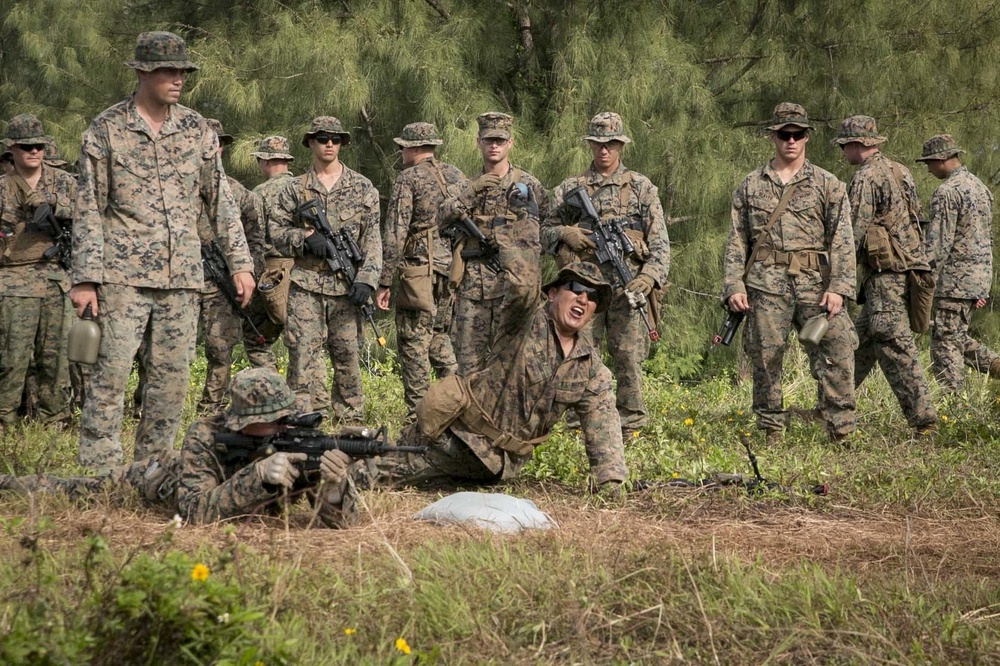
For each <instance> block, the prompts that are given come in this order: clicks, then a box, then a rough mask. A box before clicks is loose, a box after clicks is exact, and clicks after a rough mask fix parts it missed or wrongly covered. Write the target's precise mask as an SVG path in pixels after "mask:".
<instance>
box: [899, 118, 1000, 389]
mask: <svg viewBox="0 0 1000 666" xmlns="http://www.w3.org/2000/svg"><path fill="white" fill-rule="evenodd" d="M963 152H965V151H963V150H962V149H961V148H959V147H958V145H957V144H956V143H955V140H954V139H953V138H952V137H951V136H949V135H947V134H941V135H938V136H935V137H932V138H930V139H929V140H928V141H927V142H926V143H924V145H923V150H922V151H921V156H920V157H919V158H917V161H918V162H924V163H925V164H926V165H927V170H928V171H929V172H930V173H932V174H933V175H934V176H935V177H936V178H938V179H940V180H943V181H944V182H943V183H941V184H940V185H939V186H938V188H937V189H936V190H934V195H933V196H932V197H931V205H930V209H931V212H930V223H929V224H928V225H927V228H926V230H925V234H926V237H925V242H926V244H927V247H928V254H930V256H931V258H932V259H933V260H934V261H935V262H936V266H937V269H936V270H937V290H936V291H935V292H934V332H933V334H932V336H931V372H933V374H934V377H935V378H936V379H937V381H938V384H940V385H941V386H942V387H944V388H945V389H946V390H948V391H952V392H957V391H959V390H960V389H961V388H962V381H963V379H964V377H963V376H964V369H963V367H962V366H963V362H964V364H965V365H967V366H969V367H970V368H973V369H975V370H978V371H979V372H983V373H989V375H990V376H991V377H995V378H1000V356H998V355H997V354H996V353H995V352H993V351H991V350H990V349H988V348H987V347H986V346H985V345H982V344H980V343H979V342H977V341H976V340H974V339H973V338H972V337H971V336H970V335H969V324H970V323H971V321H972V312H973V310H975V309H978V308H981V307H983V306H984V305H986V299H987V298H989V295H990V286H991V284H992V281H993V235H992V233H993V232H992V226H993V194H992V193H991V192H990V189H989V188H988V187H986V185H984V184H983V181H981V180H979V179H978V178H976V177H975V176H974V175H972V173H971V172H970V171H969V170H968V168H966V167H965V166H963V165H962V162H961V161H960V160H959V158H958V155H959V154H960V153H963Z"/></svg>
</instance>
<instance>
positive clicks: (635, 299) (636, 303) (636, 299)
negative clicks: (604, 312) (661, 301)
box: [625, 290, 647, 310]
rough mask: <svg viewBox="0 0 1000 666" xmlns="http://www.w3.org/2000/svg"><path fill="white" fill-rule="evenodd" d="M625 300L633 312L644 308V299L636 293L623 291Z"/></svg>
mask: <svg viewBox="0 0 1000 666" xmlns="http://www.w3.org/2000/svg"><path fill="white" fill-rule="evenodd" d="M625 298H627V299H628V304H629V306H630V307H631V308H632V309H633V310H638V309H639V308H644V307H646V303H647V301H646V297H645V296H643V295H642V294H640V293H638V292H635V291H628V290H625Z"/></svg>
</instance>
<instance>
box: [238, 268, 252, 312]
mask: <svg viewBox="0 0 1000 666" xmlns="http://www.w3.org/2000/svg"><path fill="white" fill-rule="evenodd" d="M233 284H234V285H236V297H237V298H239V299H240V307H241V308H245V307H246V306H247V305H248V304H249V303H250V298H251V297H252V296H253V290H254V288H255V287H256V286H257V285H256V283H255V282H254V281H253V273H250V272H247V271H244V272H242V273H236V274H234V275H233Z"/></svg>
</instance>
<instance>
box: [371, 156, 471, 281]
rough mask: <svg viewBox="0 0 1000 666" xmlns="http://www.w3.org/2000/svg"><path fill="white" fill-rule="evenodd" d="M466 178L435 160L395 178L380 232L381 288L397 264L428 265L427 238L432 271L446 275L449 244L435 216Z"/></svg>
mask: <svg viewBox="0 0 1000 666" xmlns="http://www.w3.org/2000/svg"><path fill="white" fill-rule="evenodd" d="M466 185H468V179H466V177H465V174H463V173H462V172H461V171H459V169H458V168H457V167H454V166H452V165H450V164H445V163H444V162H440V161H438V160H437V158H435V157H430V158H428V159H425V160H422V161H421V162H419V163H417V164H414V165H413V166H411V167H409V168H407V169H404V170H403V171H402V172H400V174H399V176H397V177H396V182H395V183H394V184H393V186H392V195H390V197H389V208H388V210H387V211H386V215H385V229H384V230H383V232H382V277H381V278H379V284H380V285H381V286H386V287H387V286H390V285H392V277H393V274H394V273H395V272H396V269H397V268H398V267H399V265H400V264H401V263H402V264H406V265H409V266H426V265H427V235H428V233H429V234H430V236H431V242H432V243H433V245H434V255H433V261H434V270H435V271H437V272H438V273H440V274H442V275H447V274H448V269H449V268H450V267H451V244H450V243H449V242H448V241H447V240H446V239H442V238H441V236H440V235H439V234H438V225H437V215H438V208H439V207H440V205H441V202H442V201H444V199H445V198H446V197H451V196H455V195H457V194H459V193H460V192H461V191H462V190H463V189H465V187H466Z"/></svg>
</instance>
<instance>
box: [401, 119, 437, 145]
mask: <svg viewBox="0 0 1000 666" xmlns="http://www.w3.org/2000/svg"><path fill="white" fill-rule="evenodd" d="M392 141H393V143H395V144H396V145H397V146H399V147H400V148H416V147H418V146H440V145H441V144H442V143H444V141H442V140H441V139H439V138H438V134H437V128H436V127H434V125H432V124H431V123H410V124H409V125H407V126H406V127H404V128H403V131H402V132H400V133H399V136H397V137H396V138H394V139H393V140H392Z"/></svg>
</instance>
